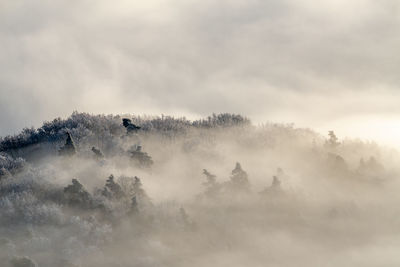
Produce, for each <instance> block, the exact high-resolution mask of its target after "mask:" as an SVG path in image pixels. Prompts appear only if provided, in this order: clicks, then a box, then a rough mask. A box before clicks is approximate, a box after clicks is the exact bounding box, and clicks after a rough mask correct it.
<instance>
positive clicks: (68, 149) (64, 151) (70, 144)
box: [58, 132, 76, 156]
mask: <svg viewBox="0 0 400 267" xmlns="http://www.w3.org/2000/svg"><path fill="white" fill-rule="evenodd" d="M58 153H59V154H60V155H61V156H73V155H75V153H76V150H75V145H74V141H73V140H72V137H71V135H70V133H69V132H67V139H66V140H65V144H64V146H63V147H61V148H60V150H59V151H58Z"/></svg>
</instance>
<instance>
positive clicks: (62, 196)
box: [0, 112, 400, 267]
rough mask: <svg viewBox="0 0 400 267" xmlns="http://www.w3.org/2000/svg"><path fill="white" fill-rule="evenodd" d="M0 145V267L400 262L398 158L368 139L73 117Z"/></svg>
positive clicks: (177, 121) (216, 119)
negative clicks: (399, 254)
mask: <svg viewBox="0 0 400 267" xmlns="http://www.w3.org/2000/svg"><path fill="white" fill-rule="evenodd" d="M123 118H126V119H129V120H125V121H124V122H123V120H122V119H123ZM0 141H1V142H0V149H1V151H2V152H1V154H0V171H1V172H0V183H1V184H0V192H1V195H0V196H1V197H0V237H1V238H0V241H1V242H0V246H1V250H0V258H1V262H2V266H12V267H16V266H40V267H47V266H49V267H50V266H82V267H83V266H85V267H86V266H88V267H90V266H174V267H176V266H205V265H213V266H338V265H339V266H352V267H354V266H363V267H364V266H398V265H399V263H400V258H399V257H398V253H397V251H398V248H399V245H400V242H399V239H398V238H397V231H398V227H399V223H400V222H399V220H398V214H399V212H400V209H399V205H398V202H399V200H400V199H399V195H398V190H399V188H400V183H399V181H398V175H399V172H400V169H399V164H398V162H399V154H398V153H397V152H396V151H395V150H393V149H389V148H386V147H381V146H379V145H377V144H376V143H373V142H363V141H360V140H357V139H343V138H342V137H340V136H338V135H336V134H335V133H334V132H330V133H326V134H323V135H321V134H318V133H316V132H315V131H313V130H310V129H307V128H296V127H294V126H293V125H291V124H275V123H265V124H263V125H259V126H256V125H254V124H253V123H251V122H250V121H249V120H248V119H246V118H245V117H242V116H240V115H232V114H220V115H213V116H210V117H208V118H205V119H203V120H198V121H189V120H187V119H185V118H172V117H169V116H163V117H149V116H148V117H139V116H133V115H128V114H127V115H116V116H113V115H108V116H104V115H89V114H86V113H77V112H75V113H73V114H72V115H71V116H70V117H68V118H67V119H56V120H54V121H52V122H46V123H44V124H43V126H41V127H40V128H38V129H30V130H29V129H26V130H24V132H22V133H21V134H19V135H17V136H9V137H5V138H3V139H1V140H0ZM93 147H94V149H93ZM111 175H112V176H111ZM110 176H111V177H110Z"/></svg>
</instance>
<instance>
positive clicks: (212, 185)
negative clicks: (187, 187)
mask: <svg viewBox="0 0 400 267" xmlns="http://www.w3.org/2000/svg"><path fill="white" fill-rule="evenodd" d="M203 174H204V175H205V176H206V178H207V181H206V182H204V183H203V186H205V192H204V195H206V196H207V197H215V196H217V195H218V193H219V192H220V190H221V185H220V184H219V183H218V182H217V179H216V177H217V176H215V175H214V174H211V173H210V172H208V171H207V170H206V169H203Z"/></svg>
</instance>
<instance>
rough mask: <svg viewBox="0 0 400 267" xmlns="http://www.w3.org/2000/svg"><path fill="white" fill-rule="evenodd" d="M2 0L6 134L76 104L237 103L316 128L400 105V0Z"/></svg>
mask: <svg viewBox="0 0 400 267" xmlns="http://www.w3.org/2000/svg"><path fill="white" fill-rule="evenodd" d="M2 6H3V8H1V10H2V11H0V12H1V14H0V17H1V20H2V23H1V26H0V42H1V43H2V44H3V46H2V49H1V51H0V68H1V71H0V81H1V83H0V84H1V86H0V96H1V98H2V101H1V104H2V106H1V110H2V111H3V112H2V115H0V122H1V124H2V125H3V126H2V127H1V131H0V134H1V135H4V134H7V133H10V132H13V131H15V130H16V129H20V128H22V127H24V126H27V125H26V124H27V122H29V121H31V123H32V124H39V123H40V122H41V121H42V120H45V119H51V118H53V117H54V116H66V115H68V114H70V113H71V112H72V110H80V111H88V112H94V113H108V112H110V113H117V112H133V113H156V114H158V113H174V114H175V113H182V115H190V116H204V115H208V114H209V113H211V112H223V111H228V112H237V113H243V114H245V115H247V116H249V117H251V118H255V120H256V121H266V120H279V119H285V120H290V121H293V122H303V123H310V126H311V127H318V125H319V123H321V122H322V121H324V120H328V119H338V118H340V117H343V116H347V115H349V113H351V114H357V115H360V114H369V113H383V114H384V113H388V112H389V113H398V112H399V108H398V107H397V105H396V103H395V101H393V96H394V97H396V96H398V93H397V92H396V87H397V86H398V84H399V78H398V71H397V70H398V68H399V65H400V57H399V55H398V53H396V50H397V48H398V47H399V45H400V37H398V36H400V34H399V29H400V27H399V26H400V21H399V19H398V18H399V16H398V13H399V4H397V2H396V1H379V3H378V2H376V1H367V0H365V1H362V0H359V1H353V2H351V3H345V1H333V0H332V1H324V2H321V3H320V2H318V3H316V2H315V1H310V0H302V1H289V0H284V1H257V0H253V1H240V0H236V1H184V2H182V1H174V0H170V1H161V0H158V1H150V2H148V3H143V4H139V3H132V2H130V1H118V2H113V3H112V4H111V3H109V2H108V1H61V0H60V1H41V2H40V3H38V2H36V1H28V0H26V1H19V2H18V3H16V1H5V2H3V4H2ZM377 98H378V99H379V100H380V102H377V101H374V99H377ZM21 118H26V119H21ZM15 121H16V122H15ZM28 125H29V123H28Z"/></svg>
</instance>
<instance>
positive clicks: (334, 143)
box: [326, 131, 340, 148]
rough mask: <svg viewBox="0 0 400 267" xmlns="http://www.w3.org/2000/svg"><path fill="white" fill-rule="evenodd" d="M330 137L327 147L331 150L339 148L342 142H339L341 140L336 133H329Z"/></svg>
mask: <svg viewBox="0 0 400 267" xmlns="http://www.w3.org/2000/svg"><path fill="white" fill-rule="evenodd" d="M328 135H329V139H328V140H327V141H326V145H327V146H329V147H330V148H336V147H338V146H339V145H340V142H339V141H338V140H339V139H338V138H337V136H336V134H335V132H334V131H329V132H328Z"/></svg>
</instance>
